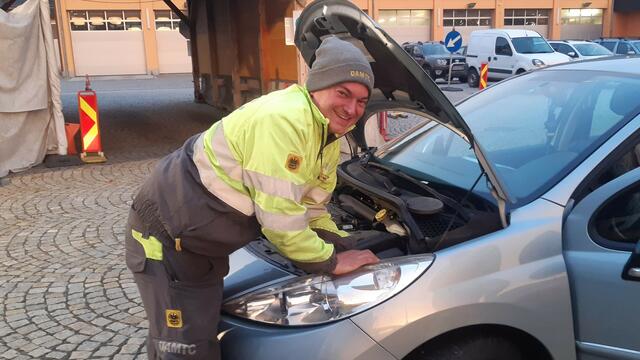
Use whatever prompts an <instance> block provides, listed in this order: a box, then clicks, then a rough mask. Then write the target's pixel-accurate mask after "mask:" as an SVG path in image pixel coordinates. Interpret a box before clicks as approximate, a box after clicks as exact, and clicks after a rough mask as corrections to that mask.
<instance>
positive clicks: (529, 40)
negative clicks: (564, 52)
mask: <svg viewBox="0 0 640 360" xmlns="http://www.w3.org/2000/svg"><path fill="white" fill-rule="evenodd" d="M511 42H512V43H513V47H514V48H515V49H516V51H517V52H519V53H520V54H540V53H552V52H553V49H552V48H551V46H549V44H548V43H547V42H546V41H545V40H544V39H543V38H541V37H539V36H529V37H517V38H512V39H511Z"/></svg>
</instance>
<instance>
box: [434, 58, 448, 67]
mask: <svg viewBox="0 0 640 360" xmlns="http://www.w3.org/2000/svg"><path fill="white" fill-rule="evenodd" d="M436 64H438V65H440V66H445V65H447V60H445V59H437V60H436Z"/></svg>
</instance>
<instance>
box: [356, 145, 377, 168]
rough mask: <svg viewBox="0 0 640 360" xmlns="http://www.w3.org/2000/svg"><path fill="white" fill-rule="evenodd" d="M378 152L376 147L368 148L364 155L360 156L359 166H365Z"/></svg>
mask: <svg viewBox="0 0 640 360" xmlns="http://www.w3.org/2000/svg"><path fill="white" fill-rule="evenodd" d="M377 150H378V148H377V147H369V148H368V149H367V150H365V151H364V153H363V154H362V156H361V157H360V164H361V165H367V164H368V163H369V161H370V160H371V158H372V157H373V154H374V153H375V152H376V151H377Z"/></svg>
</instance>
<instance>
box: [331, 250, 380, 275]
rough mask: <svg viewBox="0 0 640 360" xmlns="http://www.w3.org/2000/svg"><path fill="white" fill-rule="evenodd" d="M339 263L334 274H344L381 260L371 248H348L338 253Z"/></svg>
mask: <svg viewBox="0 0 640 360" xmlns="http://www.w3.org/2000/svg"><path fill="white" fill-rule="evenodd" d="M336 258H337V264H336V268H335V269H333V272H332V274H333V275H342V274H346V273H349V272H352V271H353V270H356V269H358V268H360V267H361V266H364V265H369V264H376V263H378V262H379V261H380V259H378V257H377V256H375V255H374V254H373V253H372V252H371V250H347V251H344V252H341V253H338V254H337V255H336Z"/></svg>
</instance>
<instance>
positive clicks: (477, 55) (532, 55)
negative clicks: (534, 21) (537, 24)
mask: <svg viewBox="0 0 640 360" xmlns="http://www.w3.org/2000/svg"><path fill="white" fill-rule="evenodd" d="M467 46H468V48H467V57H466V59H467V66H468V69H469V70H468V73H467V81H468V82H469V86H470V87H478V81H479V76H478V74H479V73H480V66H481V64H483V63H486V64H488V65H489V71H488V75H489V78H490V79H493V80H501V79H506V78H508V77H509V76H512V75H516V74H521V73H523V72H525V71H528V70H532V69H536V68H540V67H543V66H547V65H553V64H559V63H563V62H567V61H570V60H571V58H569V57H568V56H566V55H564V54H560V53H556V52H555V51H554V50H553V48H551V46H550V45H549V44H548V43H547V41H546V40H545V39H544V38H543V37H542V36H540V34H538V33H537V32H535V31H533V30H519V29H489V30H476V31H474V32H472V33H471V36H470V38H469V42H468V43H467Z"/></svg>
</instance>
